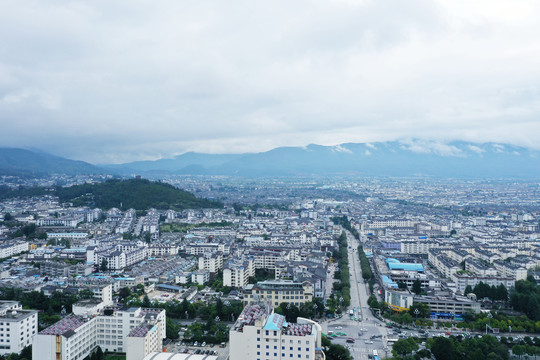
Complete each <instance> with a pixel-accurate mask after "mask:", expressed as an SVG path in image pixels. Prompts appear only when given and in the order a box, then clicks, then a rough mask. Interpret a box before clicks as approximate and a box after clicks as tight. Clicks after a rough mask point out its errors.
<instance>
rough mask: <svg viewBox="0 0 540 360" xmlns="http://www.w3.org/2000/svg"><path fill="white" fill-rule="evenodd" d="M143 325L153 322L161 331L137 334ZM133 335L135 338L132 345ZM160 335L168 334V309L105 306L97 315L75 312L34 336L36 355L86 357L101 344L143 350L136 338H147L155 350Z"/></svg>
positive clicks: (50, 359)
mask: <svg viewBox="0 0 540 360" xmlns="http://www.w3.org/2000/svg"><path fill="white" fill-rule="evenodd" d="M143 325H151V327H150V330H151V329H153V328H154V327H156V330H155V331H156V332H157V334H156V335H154V334H149V335H148V337H147V336H133V335H138V334H140V333H139V332H137V331H134V329H136V328H139V327H142V326H143ZM151 331H152V330H151ZM129 335H132V336H131V338H132V340H130V342H129V344H130V346H129V348H128V342H127V339H128V337H129ZM145 335H146V334H145ZM156 336H160V339H161V340H162V339H163V338H165V310H162V309H145V308H127V309H105V310H104V311H103V312H102V313H99V314H96V316H79V315H74V314H71V315H68V316H67V317H65V318H63V319H62V320H60V321H58V322H57V323H56V324H54V325H52V326H49V327H48V328H46V329H45V330H43V331H41V332H40V333H38V334H37V335H35V336H34V339H33V344H32V358H34V359H40V360H82V359H84V358H85V357H86V356H88V355H89V354H90V353H91V352H92V351H93V350H94V349H95V348H96V347H97V346H100V347H101V348H102V350H103V351H108V352H130V353H132V352H133V351H135V352H136V351H139V350H140V346H139V344H137V340H136V339H135V338H138V339H139V341H141V342H143V343H144V345H143V346H144V347H145V348H148V349H151V350H154V349H156V346H153V345H154V344H155V343H157V341H156ZM159 345H161V343H159Z"/></svg>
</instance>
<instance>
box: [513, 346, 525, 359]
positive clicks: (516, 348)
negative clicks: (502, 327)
mask: <svg viewBox="0 0 540 360" xmlns="http://www.w3.org/2000/svg"><path fill="white" fill-rule="evenodd" d="M512 353H513V354H514V355H517V356H519V358H520V359H521V355H523V354H525V346H523V345H514V346H512Z"/></svg>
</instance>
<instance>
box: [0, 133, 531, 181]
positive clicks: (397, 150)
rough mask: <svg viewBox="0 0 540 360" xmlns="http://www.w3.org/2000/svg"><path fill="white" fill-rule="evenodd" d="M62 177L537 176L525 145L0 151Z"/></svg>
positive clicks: (7, 160) (4, 162) (3, 164)
mask: <svg viewBox="0 0 540 360" xmlns="http://www.w3.org/2000/svg"><path fill="white" fill-rule="evenodd" d="M9 171H12V172H19V173H23V174H44V173H49V174H50V173H66V174H83V173H84V174H90V173H93V174H97V173H111V174H117V175H126V176H128V175H134V174H138V175H143V176H148V177H160V176H163V175H166V174H185V175H238V176H302V175H305V176H309V175H314V174H317V175H336V174H341V175H360V176H362V175H363V176H397V177H399V176H434V177H452V178H538V177H540V153H539V152H538V151H535V150H530V149H527V148H525V147H519V146H513V145H507V144H497V143H483V144H474V143H468V142H452V143H445V144H443V143H437V142H430V141H420V140H411V141H393V142H376V143H346V144H341V145H336V146H322V145H309V146H306V147H279V148H275V149H272V150H270V151H266V152H261V153H248V154H203V153H194V152H188V153H185V154H182V155H178V156H176V157H174V158H171V159H160V160H156V161H137V162H131V163H126V164H119V165H102V166H99V167H98V166H95V165H92V164H89V163H85V162H82V161H75V160H68V159H64V158H60V157H57V156H53V155H48V154H44V153H37V152H32V151H29V150H22V149H0V174H2V173H4V174H5V173H6V172H9Z"/></svg>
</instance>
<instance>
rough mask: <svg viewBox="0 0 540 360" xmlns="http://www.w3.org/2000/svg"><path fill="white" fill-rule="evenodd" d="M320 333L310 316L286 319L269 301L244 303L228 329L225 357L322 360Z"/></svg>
mask: <svg viewBox="0 0 540 360" xmlns="http://www.w3.org/2000/svg"><path fill="white" fill-rule="evenodd" d="M321 334H322V329H321V326H320V325H319V324H318V323H316V322H314V321H312V320H308V319H303V318H298V319H297V323H288V322H286V321H285V317H284V316H283V315H279V314H276V313H273V312H272V307H271V306H269V305H267V306H264V305H262V306H261V305H247V306H246V307H245V308H244V310H243V311H242V313H241V314H240V316H239V317H238V319H237V321H236V323H235V324H234V326H233V327H232V328H231V330H230V332H229V339H230V351H229V359H230V360H258V359H261V360H270V359H272V360H280V359H283V360H285V359H307V360H322V359H324V358H325V355H324V352H323V351H322V345H321Z"/></svg>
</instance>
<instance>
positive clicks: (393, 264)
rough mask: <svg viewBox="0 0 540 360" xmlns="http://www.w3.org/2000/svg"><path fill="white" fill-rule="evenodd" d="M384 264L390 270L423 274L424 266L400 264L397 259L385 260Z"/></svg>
mask: <svg viewBox="0 0 540 360" xmlns="http://www.w3.org/2000/svg"><path fill="white" fill-rule="evenodd" d="M386 264H387V265H388V268H389V269H390V270H405V271H418V272H424V266H423V265H422V264H414V263H401V262H399V260H397V259H393V258H389V259H386Z"/></svg>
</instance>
